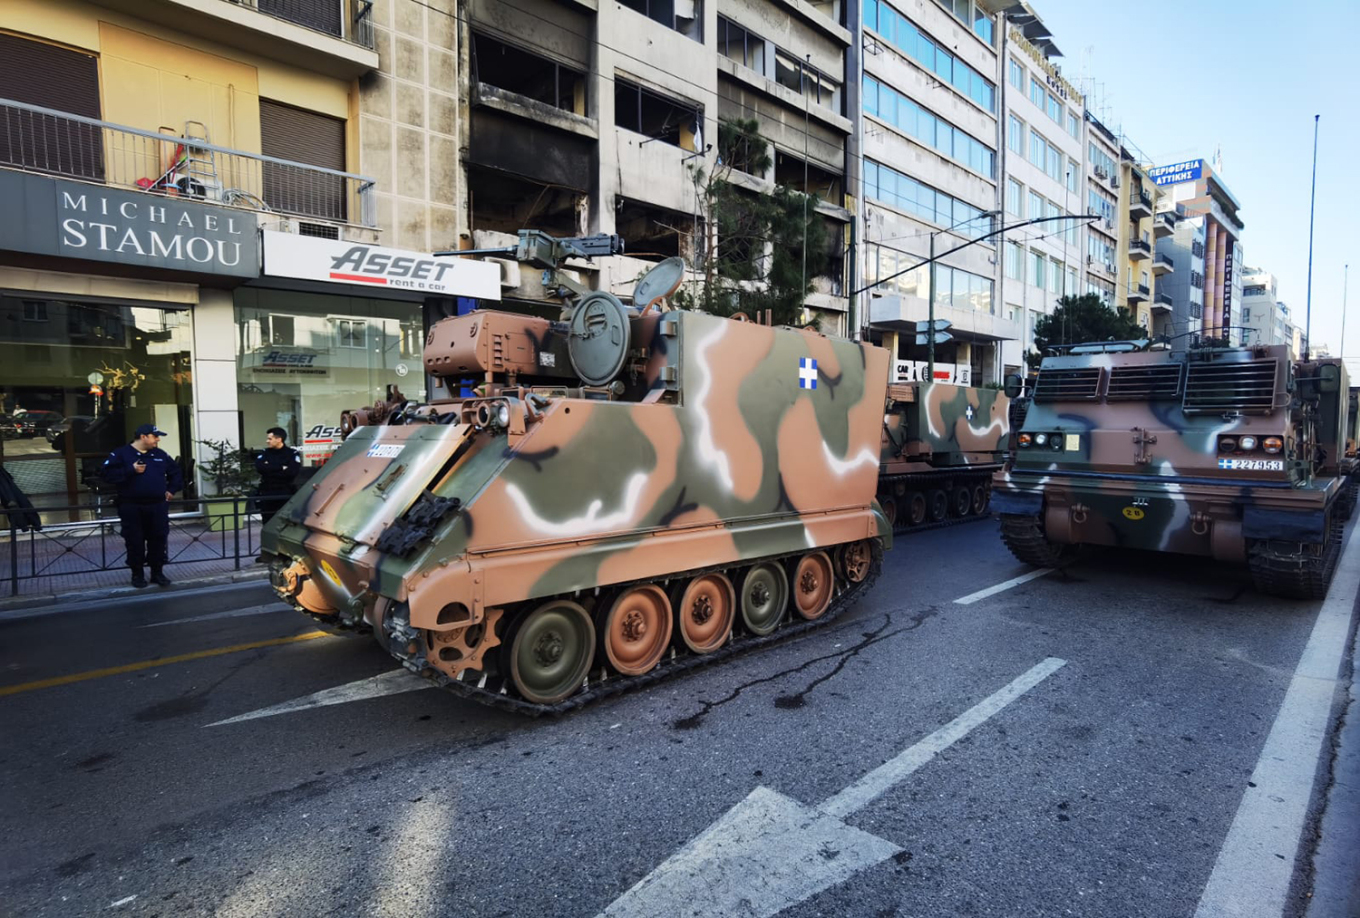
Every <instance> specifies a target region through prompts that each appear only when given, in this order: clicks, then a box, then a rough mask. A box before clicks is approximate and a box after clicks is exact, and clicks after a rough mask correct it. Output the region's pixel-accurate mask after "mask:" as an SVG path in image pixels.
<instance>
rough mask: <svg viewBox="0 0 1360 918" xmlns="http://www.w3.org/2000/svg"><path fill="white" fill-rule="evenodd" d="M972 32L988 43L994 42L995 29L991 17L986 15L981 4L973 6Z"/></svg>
mask: <svg viewBox="0 0 1360 918" xmlns="http://www.w3.org/2000/svg"><path fill="white" fill-rule="evenodd" d="M973 34H974V35H976V36H977V37H978V38H981V39H982V40H983V41H985V42H986V43H987V44H988V45H993V44H995V43H996V29H995V27H994V26H993V24H992V17H991V16H988V15H987V11H986V10H984V9H983V8H982V7H981V6H977V7H974V8H973Z"/></svg>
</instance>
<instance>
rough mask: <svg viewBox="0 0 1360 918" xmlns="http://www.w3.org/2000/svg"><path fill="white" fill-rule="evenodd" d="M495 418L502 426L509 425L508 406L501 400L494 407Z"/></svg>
mask: <svg viewBox="0 0 1360 918" xmlns="http://www.w3.org/2000/svg"><path fill="white" fill-rule="evenodd" d="M496 420H497V421H498V422H499V423H500V425H501V426H502V427H509V426H510V406H509V405H507V404H506V403H505V402H501V403H500V405H498V406H497V407H496Z"/></svg>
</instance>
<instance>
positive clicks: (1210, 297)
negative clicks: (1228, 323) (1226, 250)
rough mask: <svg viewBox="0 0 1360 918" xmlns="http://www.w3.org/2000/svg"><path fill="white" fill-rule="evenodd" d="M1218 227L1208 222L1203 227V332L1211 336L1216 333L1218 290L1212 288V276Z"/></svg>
mask: <svg viewBox="0 0 1360 918" xmlns="http://www.w3.org/2000/svg"><path fill="white" fill-rule="evenodd" d="M1217 245H1218V227H1217V226H1216V225H1214V224H1213V223H1210V224H1209V225H1208V226H1206V227H1205V229H1204V334H1205V335H1208V336H1213V335H1215V334H1217V333H1218V309H1219V306H1220V303H1219V296H1218V292H1217V291H1216V290H1215V288H1214V278H1215V273H1216V268H1217V266H1218V253H1217V248H1216V247H1217Z"/></svg>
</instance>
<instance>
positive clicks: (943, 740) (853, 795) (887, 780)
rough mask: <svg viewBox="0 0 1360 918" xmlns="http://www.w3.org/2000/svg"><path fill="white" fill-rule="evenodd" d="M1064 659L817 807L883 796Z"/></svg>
mask: <svg viewBox="0 0 1360 918" xmlns="http://www.w3.org/2000/svg"><path fill="white" fill-rule="evenodd" d="M1066 663H1067V661H1066V660H1059V659H1058V658H1057V657H1049V658H1048V659H1047V660H1044V661H1043V662H1042V663H1040V664H1038V665H1037V666H1035V667H1033V668H1032V669H1030V671H1029V672H1027V673H1025V674H1024V675H1022V676H1020V677H1019V678H1018V679H1016V680H1015V681H1013V682H1011V683H1010V684H1009V685H1007V686H1006V687H1005V688H1003V689H1001V690H1000V691H998V692H996V693H994V694H992V695H991V696H989V697H987V698H985V699H983V700H982V701H980V702H978V703H977V704H975V705H973V706H972V707H971V708H969V709H968V710H967V711H964V712H963V713H962V714H960V715H959V716H958V717H956V718H954V719H953V720H951V721H950V722H949V723H947V724H945V725H944V726H943V727H941V728H940V729H938V730H936V731H935V732H934V733H932V734H930V736H927V737H926V738H925V739H923V740H921V741H920V742H919V743H917V744H916V745H914V746H912V747H911V748H910V749H906V750H904V751H902V752H901V753H899V754H898V755H897V756H896V757H895V758H892V759H889V760H888V761H886V762H884V763H883V764H882V765H880V766H878V767H877V768H875V769H874V770H873V771H871V772H869V773H868V774H867V775H865V776H864V777H862V778H860V779H859V780H858V781H856V782H855V783H854V784H851V785H850V786H849V787H847V788H845V790H843V791H841V792H840V793H839V794H836V796H834V797H832V798H831V799H829V800H827V801H826V802H825V803H823V804H822V805H821V806H820V807H818V809H819V810H821V811H822V812H823V813H826V814H828V815H830V816H837V817H840V818H841V819H844V818H846V817H848V816H850V815H852V814H853V813H855V812H856V811H858V810H862V809H864V807H866V806H868V805H869V804H870V803H872V802H873V801H875V800H877V799H878V798H879V797H881V796H883V794H884V793H886V792H887V791H888V790H890V789H891V788H892V786H893V785H894V784H897V783H899V782H901V781H904V780H905V779H906V778H907V777H908V776H909V775H911V774H912V773H913V772H915V771H916V770H917V769H919V768H920V767H921V766H922V765H925V764H926V763H927V762H929V761H930V760H931V759H933V758H935V756H937V755H939V754H940V753H941V752H943V751H944V750H946V749H948V748H949V747H950V746H952V745H954V744H955V743H957V742H958V741H959V740H961V739H963V738H964V737H965V736H967V735H968V734H969V733H971V732H972V731H973V730H975V729H976V728H977V727H979V726H981V725H982V724H984V723H986V722H987V721H988V720H990V719H991V718H992V717H995V716H996V714H997V713H998V712H999V711H1000V710H1001V709H1002V708H1004V707H1006V705H1008V704H1010V703H1011V702H1012V701H1014V700H1015V699H1017V698H1019V697H1020V696H1021V695H1023V694H1025V692H1028V691H1029V690H1030V689H1032V688H1034V687H1035V686H1036V685H1038V684H1039V683H1040V682H1043V681H1044V680H1045V679H1047V678H1048V677H1049V676H1051V675H1053V674H1054V673H1056V672H1057V671H1058V670H1059V669H1062V667H1063V666H1064V665H1066Z"/></svg>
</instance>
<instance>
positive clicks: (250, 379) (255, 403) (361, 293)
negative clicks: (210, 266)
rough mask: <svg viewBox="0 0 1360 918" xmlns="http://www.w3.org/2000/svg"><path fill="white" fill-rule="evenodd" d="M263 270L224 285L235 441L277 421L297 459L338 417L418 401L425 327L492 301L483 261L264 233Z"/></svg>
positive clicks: (493, 271) (307, 458) (336, 429)
mask: <svg viewBox="0 0 1360 918" xmlns="http://www.w3.org/2000/svg"><path fill="white" fill-rule="evenodd" d="M262 235H263V247H264V271H263V274H262V276H261V277H260V278H259V279H258V280H256V281H253V282H251V283H250V284H248V285H246V286H243V287H240V288H238V289H237V290H236V293H235V316H234V324H235V329H236V387H237V400H238V410H239V416H240V422H241V431H240V437H241V442H243V443H245V444H247V445H252V446H253V445H257V444H263V442H264V434H265V431H266V430H268V429H269V428H271V427H282V428H283V429H284V430H286V431H287V432H288V441H289V443H290V444H292V445H295V446H297V447H298V448H299V449H300V450H301V451H302V453H303V459H304V464H305V465H308V466H316V465H320V464H321V463H323V462H325V461H326V459H327V458H329V456H330V454H331V453H332V452H333V451H334V450H335V447H336V445H338V444H339V442H340V414H341V412H343V411H345V410H346V409H354V408H361V407H363V406H365V405H371V404H373V403H374V402H376V401H378V400H379V399H383V398H385V397H387V396H388V395H389V394H390V393H391V392H392V391H394V390H400V392H401V394H402V395H404V396H405V397H406V398H408V399H413V400H415V401H426V400H427V399H428V398H429V391H428V385H429V384H428V381H427V380H426V376H425V373H424V369H423V367H424V365H423V362H422V357H421V350H422V348H423V345H424V342H425V334H426V331H427V330H428V327H429V324H430V322H432V321H435V320H437V319H439V318H441V317H443V316H446V315H454V314H456V313H458V312H460V311H466V310H467V309H469V308H471V307H472V306H473V304H474V302H475V301H476V300H498V299H500V271H499V268H497V267H496V266H495V265H493V264H489V263H485V262H474V261H467V260H463V259H456V258H436V257H435V256H433V255H428V254H420V253H416V252H406V251H401V250H398V249H390V248H385V247H383V246H376V245H365V244H360V243H351V242H342V241H335V240H328V239H316V238H312V237H305V236H296V235H292V234H287V233H278V232H273V231H270V230H265V231H264V233H263V234H262Z"/></svg>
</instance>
